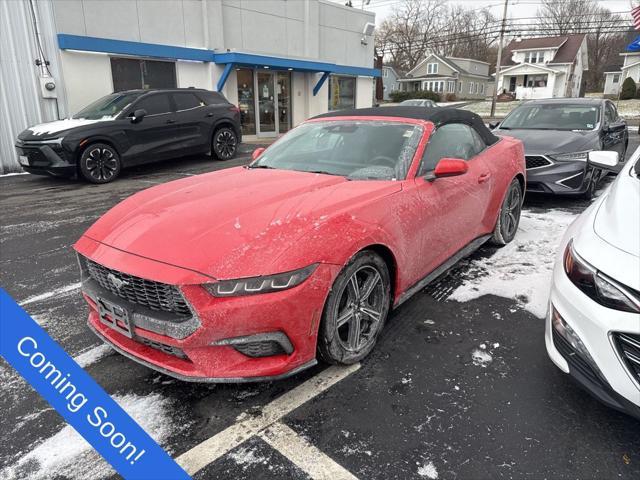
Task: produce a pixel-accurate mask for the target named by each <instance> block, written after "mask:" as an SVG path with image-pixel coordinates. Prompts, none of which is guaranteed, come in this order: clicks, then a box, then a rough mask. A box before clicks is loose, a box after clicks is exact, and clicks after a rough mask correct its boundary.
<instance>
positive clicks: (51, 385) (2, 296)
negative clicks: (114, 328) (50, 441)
mask: <svg viewBox="0 0 640 480" xmlns="http://www.w3.org/2000/svg"><path fill="white" fill-rule="evenodd" d="M0 355H2V357H3V358H4V359H5V360H6V361H7V362H9V363H10V364H11V365H12V366H13V368H15V369H16V370H17V371H18V372H19V373H20V375H22V376H23V377H24V378H25V380H26V381H27V382H29V384H31V386H32V387H33V388H34V389H36V391H37V392H38V393H39V394H40V395H42V397H44V398H45V399H46V400H47V401H48V402H49V404H50V405H51V406H52V407H53V408H55V409H56V411H57V412H58V413H59V414H60V415H62V416H63V417H64V419H65V420H66V421H67V423H69V425H71V426H73V428H75V430H76V431H77V432H78V433H79V434H80V435H82V436H83V437H84V438H85V440H86V441H87V442H89V443H90V444H91V445H92V446H93V448H95V449H96V451H97V452H98V453H99V454H100V455H102V457H103V458H104V459H105V460H106V461H107V462H109V463H110V464H111V465H112V466H113V468H115V469H116V470H117V472H118V473H119V474H120V475H122V476H123V477H124V478H125V479H154V480H163V479H167V480H173V479H176V480H182V479H189V478H190V477H189V475H187V473H186V472H185V471H184V470H183V469H182V468H181V467H180V466H179V465H178V464H177V463H176V462H175V461H174V460H173V459H172V458H171V457H170V456H169V455H168V454H167V452H165V451H164V450H163V449H162V448H161V447H160V446H159V445H158V444H157V443H156V442H155V441H154V440H153V439H152V438H151V437H150V436H149V434H147V432H145V431H144V430H143V429H142V428H141V427H140V425H138V424H137V423H136V422H135V421H134V420H133V419H132V418H131V417H130V416H129V415H128V414H127V413H126V412H125V411H124V410H123V409H122V408H121V407H120V405H118V404H117V403H116V402H115V401H114V400H113V398H111V397H110V396H109V395H108V394H107V393H106V392H105V391H104V390H103V389H102V387H100V385H98V384H97V383H96V381H95V380H94V379H93V378H91V376H90V375H89V374H88V373H87V372H85V371H84V370H83V369H82V368H80V366H79V365H78V364H77V363H76V362H75V361H74V360H73V359H72V358H71V357H70V356H69V355H67V353H66V352H65V351H64V350H63V349H62V347H60V345H58V344H57V343H56V342H55V341H54V340H53V339H52V338H51V337H50V336H49V335H48V334H47V332H46V331H45V330H44V329H42V328H41V327H40V326H39V325H38V324H37V323H36V322H35V321H34V320H33V319H32V318H31V317H30V316H29V315H28V314H27V313H26V312H25V311H24V310H22V308H20V307H19V306H18V304H17V303H16V302H15V301H14V300H13V299H12V298H11V297H10V296H9V295H8V294H7V292H5V291H4V290H3V289H2V288H0Z"/></svg>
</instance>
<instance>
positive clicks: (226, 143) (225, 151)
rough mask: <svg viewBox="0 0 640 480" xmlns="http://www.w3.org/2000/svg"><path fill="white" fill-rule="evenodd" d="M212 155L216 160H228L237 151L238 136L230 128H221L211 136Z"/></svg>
mask: <svg viewBox="0 0 640 480" xmlns="http://www.w3.org/2000/svg"><path fill="white" fill-rule="evenodd" d="M211 149H212V150H213V154H214V155H215V156H216V158H217V159H218V160H230V159H232V158H233V157H235V156H236V152H237V151H238V136H237V135H236V132H234V131H233V130H232V129H231V128H228V127H223V128H220V129H218V130H216V133H214V134H213V142H212V145H211Z"/></svg>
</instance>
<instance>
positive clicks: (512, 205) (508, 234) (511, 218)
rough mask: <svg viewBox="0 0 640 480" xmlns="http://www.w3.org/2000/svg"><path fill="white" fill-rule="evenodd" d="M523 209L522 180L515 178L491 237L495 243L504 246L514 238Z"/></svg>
mask: <svg viewBox="0 0 640 480" xmlns="http://www.w3.org/2000/svg"><path fill="white" fill-rule="evenodd" d="M521 210H522V190H521V189H520V182H518V180H517V179H515V178H514V179H513V180H512V181H511V185H509V190H508V191H507V195H506V196H505V198H504V201H503V202H502V208H501V209H500V213H499V214H498V221H497V222H496V228H495V230H494V231H493V237H492V238H491V241H492V243H493V244H494V245H498V246H503V245H506V244H507V243H509V242H510V241H511V240H513V237H515V236H516V232H517V231H518V225H519V224H520V212H521Z"/></svg>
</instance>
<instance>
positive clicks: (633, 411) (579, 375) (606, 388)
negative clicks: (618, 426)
mask: <svg viewBox="0 0 640 480" xmlns="http://www.w3.org/2000/svg"><path fill="white" fill-rule="evenodd" d="M553 344H554V346H555V347H556V349H557V350H558V352H560V355H562V357H563V358H564V359H565V360H566V361H567V364H568V365H569V375H570V376H571V378H573V380H575V381H576V383H577V384H578V385H579V386H580V387H582V388H583V389H584V390H586V391H587V392H589V393H590V394H591V395H592V396H593V397H594V398H596V399H597V400H599V401H600V402H602V403H604V404H605V405H607V406H608V407H610V408H613V409H615V410H619V411H621V412H624V413H626V414H628V415H631V416H632V417H635V418H637V419H638V420H640V407H638V406H637V405H635V404H634V403H631V402H630V401H629V400H627V399H626V398H624V397H623V396H622V395H620V394H619V393H617V392H616V391H615V390H613V388H611V386H610V385H609V383H608V382H607V381H606V380H605V379H604V378H602V376H601V375H600V374H599V373H598V372H595V371H594V370H593V368H591V366H590V365H589V363H588V362H586V361H585V360H584V359H583V358H582V357H581V355H580V353H578V352H577V351H576V350H575V349H574V348H573V346H571V344H570V343H569V342H567V341H566V340H565V339H564V338H562V337H561V336H560V335H558V333H557V332H556V331H555V330H554V331H553Z"/></svg>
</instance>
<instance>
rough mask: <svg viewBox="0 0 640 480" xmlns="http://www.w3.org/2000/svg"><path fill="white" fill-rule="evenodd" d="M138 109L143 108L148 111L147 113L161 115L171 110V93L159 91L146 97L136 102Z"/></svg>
mask: <svg viewBox="0 0 640 480" xmlns="http://www.w3.org/2000/svg"><path fill="white" fill-rule="evenodd" d="M134 108H135V109H136V110H137V109H139V108H143V109H145V110H146V111H147V115H160V114H163V113H169V112H171V104H170V103H169V95H167V94H164V93H159V94H156V95H151V96H149V97H145V98H143V99H142V100H140V101H139V102H138V103H136V105H135V107H134Z"/></svg>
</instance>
